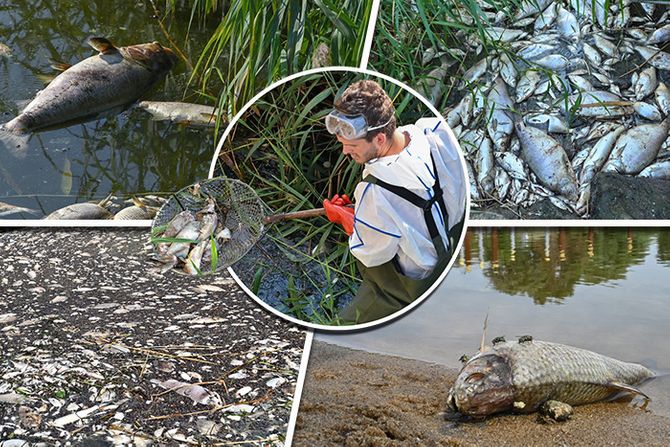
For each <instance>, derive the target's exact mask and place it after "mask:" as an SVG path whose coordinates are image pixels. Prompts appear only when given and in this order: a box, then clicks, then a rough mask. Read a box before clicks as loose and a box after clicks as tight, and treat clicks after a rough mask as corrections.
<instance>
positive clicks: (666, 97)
mask: <svg viewBox="0 0 670 447" xmlns="http://www.w3.org/2000/svg"><path fill="white" fill-rule="evenodd" d="M654 97H655V98H656V104H658V108H659V109H660V110H661V112H663V115H668V114H669V113H670V89H668V87H667V86H666V85H665V83H664V82H659V83H658V87H656V91H655V92H654Z"/></svg>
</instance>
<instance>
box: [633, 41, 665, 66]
mask: <svg viewBox="0 0 670 447" xmlns="http://www.w3.org/2000/svg"><path fill="white" fill-rule="evenodd" d="M634 48H635V51H637V52H638V53H639V54H640V56H642V57H643V58H645V59H647V60H648V61H649V63H650V64H651V65H652V66H653V67H655V68H658V69H659V70H670V54H668V53H666V52H664V51H659V49H658V48H654V47H645V46H636V47H634Z"/></svg>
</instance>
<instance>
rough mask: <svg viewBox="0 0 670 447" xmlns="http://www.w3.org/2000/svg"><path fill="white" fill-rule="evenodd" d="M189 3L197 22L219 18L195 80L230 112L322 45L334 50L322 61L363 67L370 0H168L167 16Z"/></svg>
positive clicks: (304, 65) (306, 62)
mask: <svg viewBox="0 0 670 447" xmlns="http://www.w3.org/2000/svg"><path fill="white" fill-rule="evenodd" d="M184 3H186V5H185V4H184ZM188 4H190V17H191V25H192V26H194V25H195V24H196V23H203V22H206V21H208V20H213V19H214V18H216V19H217V20H219V22H218V26H217V27H216V30H215V31H214V33H213V34H212V36H211V37H210V38H209V41H208V42H207V44H206V45H205V47H204V48H203V49H202V51H201V52H200V54H199V56H197V58H196V59H195V60H194V61H193V62H192V65H193V67H194V70H193V72H192V75H191V78H190V82H191V83H192V84H195V85H197V86H198V88H199V91H200V94H202V95H204V96H206V97H209V98H210V99H212V100H217V101H218V104H219V107H220V109H221V110H223V111H224V113H226V114H227V115H228V116H229V117H231V116H233V115H234V114H235V113H237V111H238V110H239V109H240V108H241V107H242V106H243V105H244V104H245V103H246V102H248V101H249V100H250V99H251V98H252V97H253V96H254V95H255V94H256V93H258V92H259V91H260V90H261V89H263V88H264V87H266V86H267V85H269V84H270V83H271V82H273V81H275V80H278V79H280V78H281V77H284V76H287V75H290V74H292V73H296V72H299V71H302V70H305V69H309V68H312V65H313V62H312V59H313V56H314V55H315V53H316V50H317V47H318V46H319V44H325V45H327V47H328V49H329V57H328V58H326V60H325V61H321V62H320V64H321V65H348V66H358V65H359V62H360V58H361V55H362V50H363V45H364V40H365V35H366V30H367V25H368V22H369V19H370V9H371V5H372V2H371V1H370V0H368V1H356V0H345V1H338V2H336V1H334V0H313V1H308V0H273V1H260V0H237V1H234V0H231V1H226V0H222V1H218V0H191V1H190V2H189V1H178V0H166V11H165V15H166V16H168V17H169V16H170V15H172V14H178V13H179V14H183V13H185V12H184V11H183V10H184V9H188V8H189V6H188Z"/></svg>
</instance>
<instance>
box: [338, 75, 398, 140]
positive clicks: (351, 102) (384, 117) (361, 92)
mask: <svg viewBox="0 0 670 447" xmlns="http://www.w3.org/2000/svg"><path fill="white" fill-rule="evenodd" d="M335 109H337V110H338V111H340V112H342V113H344V114H346V115H363V116H364V117H365V121H367V123H368V127H375V126H381V125H382V124H384V123H386V122H387V121H388V122H389V123H388V124H387V125H386V126H384V127H382V128H381V129H377V130H372V131H370V132H368V133H367V135H366V136H365V140H366V141H372V139H373V138H374V137H375V135H377V134H379V133H384V134H385V135H386V137H387V138H391V136H392V135H393V132H395V129H396V118H395V107H393V102H392V101H391V98H390V97H389V95H388V94H386V92H385V91H384V89H383V88H381V86H380V85H379V84H378V83H376V82H375V81H370V80H362V81H357V82H354V83H353V84H351V85H350V86H349V87H347V89H346V90H345V91H344V93H342V96H340V97H339V98H337V99H336V100H335Z"/></svg>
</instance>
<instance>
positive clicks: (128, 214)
mask: <svg viewBox="0 0 670 447" xmlns="http://www.w3.org/2000/svg"><path fill="white" fill-rule="evenodd" d="M157 212H158V208H156V207H152V206H137V205H133V206H127V207H125V208H124V209H122V210H121V211H119V212H118V213H116V214H115V215H114V220H147V219H153V218H154V217H155V216H156V213H157Z"/></svg>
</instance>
